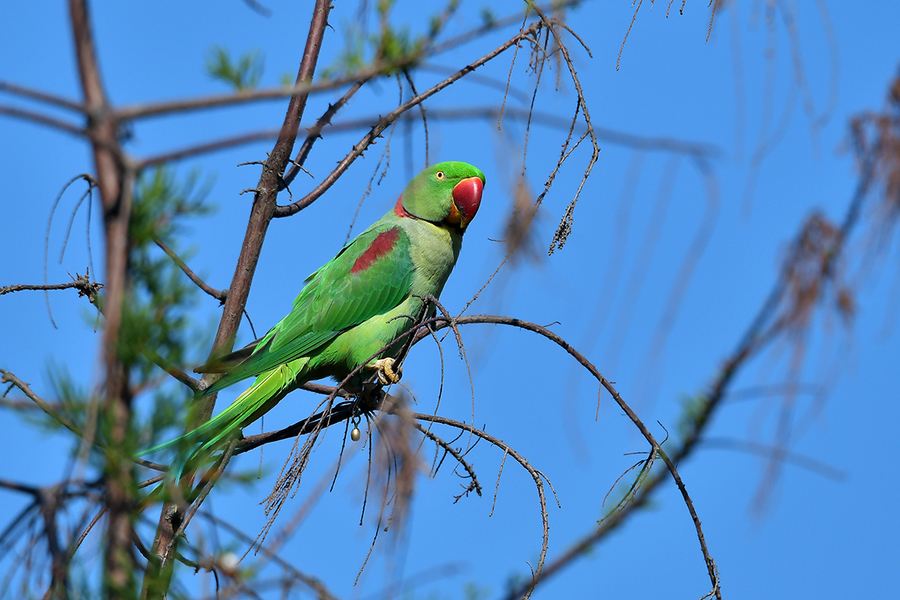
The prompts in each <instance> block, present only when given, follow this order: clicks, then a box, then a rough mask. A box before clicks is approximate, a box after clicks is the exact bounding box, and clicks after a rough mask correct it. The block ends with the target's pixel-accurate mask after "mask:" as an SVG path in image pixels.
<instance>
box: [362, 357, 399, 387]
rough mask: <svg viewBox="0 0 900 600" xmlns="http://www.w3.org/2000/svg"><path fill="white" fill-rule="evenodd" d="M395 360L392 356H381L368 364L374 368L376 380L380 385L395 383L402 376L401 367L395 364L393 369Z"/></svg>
mask: <svg viewBox="0 0 900 600" xmlns="http://www.w3.org/2000/svg"><path fill="white" fill-rule="evenodd" d="M395 362H396V361H395V360H394V359H393V358H382V359H379V360H376V361H375V362H373V363H372V364H370V365H369V368H372V369H375V374H376V375H377V376H378V381H380V382H381V385H390V384H392V383H397V382H398V381H400V378H401V377H403V368H402V367H401V366H400V365H397V368H396V369H395V368H394V363H395Z"/></svg>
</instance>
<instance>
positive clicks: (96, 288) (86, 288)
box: [0, 274, 103, 304]
mask: <svg viewBox="0 0 900 600" xmlns="http://www.w3.org/2000/svg"><path fill="white" fill-rule="evenodd" d="M101 289H103V284H102V283H99V282H97V281H91V280H90V278H88V276H87V274H84V275H74V276H73V277H72V281H69V282H67V283H49V284H29V283H18V284H14V285H4V286H0V296H4V295H6V294H12V293H14V292H24V291H53V290H77V291H78V296H79V297H81V296H87V299H88V300H89V301H90V302H91V304H95V303H96V301H97V294H99V293H100V290H101Z"/></svg>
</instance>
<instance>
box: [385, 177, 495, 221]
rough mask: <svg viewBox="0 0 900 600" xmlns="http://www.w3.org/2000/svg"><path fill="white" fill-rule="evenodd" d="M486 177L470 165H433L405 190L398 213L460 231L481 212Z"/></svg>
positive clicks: (398, 203)
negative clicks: (482, 192)
mask: <svg viewBox="0 0 900 600" xmlns="http://www.w3.org/2000/svg"><path fill="white" fill-rule="evenodd" d="M484 182H485V179H484V173H482V172H481V170H480V169H479V168H478V167H475V166H472V165H470V164H469V163H464V162H457V161H447V162H441V163H437V164H434V165H431V166H430V167H428V168H427V169H425V170H424V171H422V172H421V173H419V174H418V175H416V177H415V178H414V179H413V180H412V181H411V182H410V183H409V185H408V186H406V189H405V190H403V195H402V196H401V197H400V200H398V201H397V207H396V209H395V210H396V211H397V213H398V214H405V215H408V216H411V217H415V218H417V219H422V220H424V221H430V222H432V223H435V224H439V225H450V226H452V227H454V228H457V229H459V230H460V231H465V229H466V227H467V226H468V225H469V223H470V222H471V221H472V219H473V218H474V217H475V213H476V212H478V206H479V205H480V204H481V190H482V189H483V188H484Z"/></svg>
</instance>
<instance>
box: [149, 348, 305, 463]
mask: <svg viewBox="0 0 900 600" xmlns="http://www.w3.org/2000/svg"><path fill="white" fill-rule="evenodd" d="M308 363H309V359H308V358H301V359H298V360H294V361H291V362H289V363H287V364H284V365H280V366H278V367H276V368H274V369H272V370H270V371H266V372H265V373H263V374H261V375H259V376H258V377H257V378H256V381H254V382H253V384H252V385H251V386H250V387H248V388H247V389H246V390H244V391H243V392H242V393H241V395H240V396H238V397H237V398H236V399H235V400H234V402H232V403H231V404H230V405H229V406H228V407H227V408H226V409H225V410H223V411H222V412H220V413H219V414H217V415H215V416H214V417H212V418H211V419H209V420H208V421H206V422H205V423H203V424H201V425H199V426H198V427H196V428H195V429H192V430H191V431H188V432H187V433H184V434H183V435H180V436H179V437H177V438H175V439H173V440H169V441H168V442H164V443H162V444H158V445H156V446H153V447H152V448H147V449H146V450H143V451H141V452H140V454H141V455H147V454H153V453H155V452H159V451H161V450H169V449H173V448H180V449H183V450H185V451H186V454H184V455H182V458H181V459H178V460H176V461H175V464H173V466H172V467H173V468H172V471H174V473H172V471H170V474H174V475H175V476H176V477H177V478H180V477H181V475H182V473H183V472H184V470H185V468H186V467H187V465H189V464H194V463H201V462H206V460H207V459H208V458H210V457H211V456H212V455H213V454H214V453H215V451H216V450H217V449H219V448H221V447H222V446H223V445H224V443H225V442H227V441H229V440H231V439H234V438H236V437H237V436H238V435H240V431H241V429H242V428H244V427H246V426H247V425H249V424H250V423H252V422H253V421H255V420H256V419H258V418H259V417H260V416H262V415H263V414H265V413H266V412H268V410H269V409H270V408H272V406H273V405H274V403H272V404H270V402H272V401H273V400H276V399H278V396H279V394H280V392H282V391H284V390H285V389H286V388H287V387H289V386H290V385H291V384H292V383H293V382H294V381H295V380H296V379H297V378H298V377H300V376H301V375H303V373H304V371H305V370H306V366H307V364H308Z"/></svg>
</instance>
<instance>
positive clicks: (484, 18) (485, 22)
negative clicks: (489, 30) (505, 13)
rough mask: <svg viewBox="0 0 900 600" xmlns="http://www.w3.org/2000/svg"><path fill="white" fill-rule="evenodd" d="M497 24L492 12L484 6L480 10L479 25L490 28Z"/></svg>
mask: <svg viewBox="0 0 900 600" xmlns="http://www.w3.org/2000/svg"><path fill="white" fill-rule="evenodd" d="M496 22H497V17H496V16H494V11H492V10H491V9H490V8H489V7H487V6H484V7H482V8H481V24H482V26H484V27H490V26H491V25H493V24H494V23H496Z"/></svg>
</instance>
